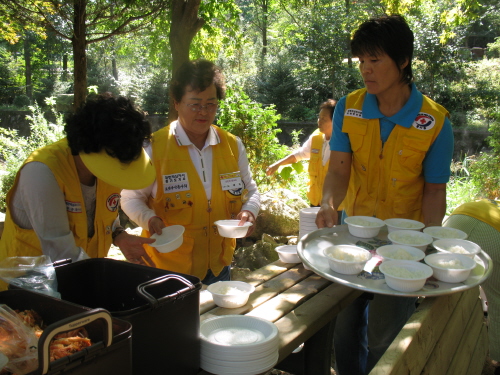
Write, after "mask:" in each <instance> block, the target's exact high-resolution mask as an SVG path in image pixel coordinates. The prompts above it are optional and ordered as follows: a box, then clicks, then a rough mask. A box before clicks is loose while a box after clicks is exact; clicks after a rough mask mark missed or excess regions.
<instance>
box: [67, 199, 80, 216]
mask: <svg viewBox="0 0 500 375" xmlns="http://www.w3.org/2000/svg"><path fill="white" fill-rule="evenodd" d="M66 211H68V212H73V213H75V214H81V213H82V204H81V202H71V201H66Z"/></svg>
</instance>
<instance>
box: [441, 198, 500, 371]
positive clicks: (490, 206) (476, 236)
mask: <svg viewBox="0 0 500 375" xmlns="http://www.w3.org/2000/svg"><path fill="white" fill-rule="evenodd" d="M443 226H444V227H451V228H455V229H459V230H461V231H463V232H465V233H467V240H469V241H472V242H474V243H476V244H478V245H479V246H480V247H481V249H482V250H484V252H486V253H487V254H488V255H489V256H490V258H491V259H492V260H493V272H492V273H491V276H490V277H489V278H488V279H486V281H485V282H483V283H482V284H481V287H482V288H483V290H484V293H485V295H486V300H487V301H488V338H489V357H490V359H492V360H493V361H494V365H495V367H496V369H495V375H499V374H500V201H498V200H490V199H482V200H479V201H475V202H468V203H464V204H462V205H461V206H459V207H458V208H456V209H455V210H454V211H453V212H452V213H451V215H450V216H449V217H448V218H447V219H446V220H445V221H444V223H443Z"/></svg>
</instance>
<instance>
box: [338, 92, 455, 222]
mask: <svg viewBox="0 0 500 375" xmlns="http://www.w3.org/2000/svg"><path fill="white" fill-rule="evenodd" d="M365 95H366V89H361V90H357V91H354V92H353V93H351V94H349V95H348V96H347V99H346V111H345V114H344V124H343V127H342V131H343V132H344V133H348V135H349V140H350V142H351V150H352V167H351V178H350V181H349V187H348V189H347V195H346V198H345V199H344V202H343V205H344V208H345V210H346V213H347V215H348V216H354V215H363V216H376V217H378V218H380V219H382V220H385V219H388V218H406V219H413V220H419V221H422V220H423V216H422V196H423V188H424V177H423V174H422V162H423V160H424V158H425V155H426V153H427V151H428V150H429V147H430V146H431V145H432V143H433V142H434V140H435V139H436V137H437V136H438V134H439V132H440V131H441V129H442V127H443V124H444V120H445V117H446V116H448V111H446V109H445V108H443V107H442V106H440V105H439V104H437V103H435V102H433V101H432V100H430V99H429V98H427V97H426V96H424V100H423V103H422V108H421V109H420V112H419V114H418V116H417V118H416V119H415V122H414V123H413V124H412V126H411V127H410V128H405V127H403V126H400V125H396V126H395V127H394V129H393V130H392V132H391V134H390V136H389V138H388V140H387V142H385V145H384V146H383V147H382V141H381V139H380V124H379V120H378V119H363V118H361V111H362V108H363V101H364V98H365ZM417 120H419V123H422V125H420V126H418V127H417V126H416V124H417Z"/></svg>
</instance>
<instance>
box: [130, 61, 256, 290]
mask: <svg viewBox="0 0 500 375" xmlns="http://www.w3.org/2000/svg"><path fill="white" fill-rule="evenodd" d="M170 89H171V95H172V97H173V99H174V103H175V109H176V110H177V112H178V116H179V117H178V119H177V120H176V121H174V122H172V123H171V124H170V125H169V126H167V127H165V128H163V129H160V130H159V131H157V132H156V133H154V135H153V139H152V142H151V144H150V145H149V146H148V147H147V148H146V151H147V152H148V153H149V154H150V155H151V157H152V160H153V165H154V166H155V169H156V181H155V182H154V183H152V184H151V185H149V186H148V187H146V188H144V189H140V190H135V191H134V190H124V191H122V209H123V211H124V212H125V213H126V214H127V215H128V216H129V217H130V218H131V219H132V220H133V221H134V222H136V223H137V224H138V225H139V226H141V227H142V228H143V236H145V237H149V236H150V235H151V234H153V233H157V234H161V233H162V229H163V228H165V227H166V226H170V225H176V224H177V225H182V226H184V227H185V232H184V239H183V244H182V245H181V246H180V247H179V248H178V249H176V250H174V251H172V252H170V253H159V252H158V251H157V250H156V249H154V248H153V247H151V246H146V251H147V252H148V254H149V256H150V257H151V258H152V259H153V260H154V262H155V263H156V265H157V267H159V268H162V269H167V270H170V271H174V272H179V273H184V274H189V275H194V276H196V277H199V278H200V279H201V280H202V282H203V283H204V284H206V285H208V284H211V283H214V282H216V281H222V280H229V279H230V265H231V261H232V258H233V253H234V249H235V247H236V240H235V239H234V238H224V237H222V236H220V235H219V233H218V231H217V227H216V225H215V224H214V222H215V221H217V220H221V219H238V220H240V222H239V225H243V224H244V223H245V222H247V221H248V222H250V223H252V224H255V219H256V217H257V214H258V212H259V209H260V194H259V192H258V190H257V185H256V184H255V182H254V180H253V179H252V174H251V172H250V168H249V164H248V159H247V156H246V152H245V147H244V146H243V144H242V142H241V140H240V139H239V138H238V137H236V136H234V135H232V134H230V133H228V132H226V131H224V130H222V129H221V128H219V127H217V126H215V125H213V123H214V119H215V114H216V110H217V106H218V103H219V101H220V100H222V99H223V98H224V96H225V83H224V76H223V74H222V72H221V70H220V69H219V68H218V67H217V66H216V65H214V64H213V63H212V62H210V61H206V60H196V61H189V62H186V63H184V64H183V65H182V66H181V67H180V68H179V69H178V71H176V72H175V74H174V77H173V79H172V84H171V87H170ZM179 182H181V183H179ZM253 228H254V226H250V227H249V231H248V233H247V235H249V234H250V233H251V232H252V231H253Z"/></svg>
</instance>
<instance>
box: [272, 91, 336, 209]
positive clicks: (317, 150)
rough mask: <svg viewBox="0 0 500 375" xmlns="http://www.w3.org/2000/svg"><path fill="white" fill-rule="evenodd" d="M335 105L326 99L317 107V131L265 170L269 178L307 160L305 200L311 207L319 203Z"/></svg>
mask: <svg viewBox="0 0 500 375" xmlns="http://www.w3.org/2000/svg"><path fill="white" fill-rule="evenodd" d="M336 104H337V102H336V101H335V100H333V99H328V100H327V101H326V102H324V103H322V104H321V105H320V107H319V109H320V111H319V116H318V129H317V130H316V131H314V133H312V134H311V136H310V137H309V138H308V139H307V140H306V141H305V142H304V144H303V145H302V147H300V148H299V149H298V150H296V151H294V152H293V153H291V154H290V155H288V156H286V157H284V158H283V159H281V160H278V161H277V162H275V163H273V164H271V165H270V166H269V167H268V168H267V170H266V174H267V175H268V176H270V175H272V174H273V173H275V172H276V171H277V170H278V168H279V167H281V166H282V165H288V164H293V163H297V162H299V161H301V160H308V159H309V169H308V172H309V191H308V192H307V198H309V202H310V203H311V206H319V204H320V203H321V197H322V192H323V181H324V180H325V175H326V172H327V171H328V163H329V161H330V145H329V141H330V137H331V135H332V117H333V110H334V109H335V105H336Z"/></svg>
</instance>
